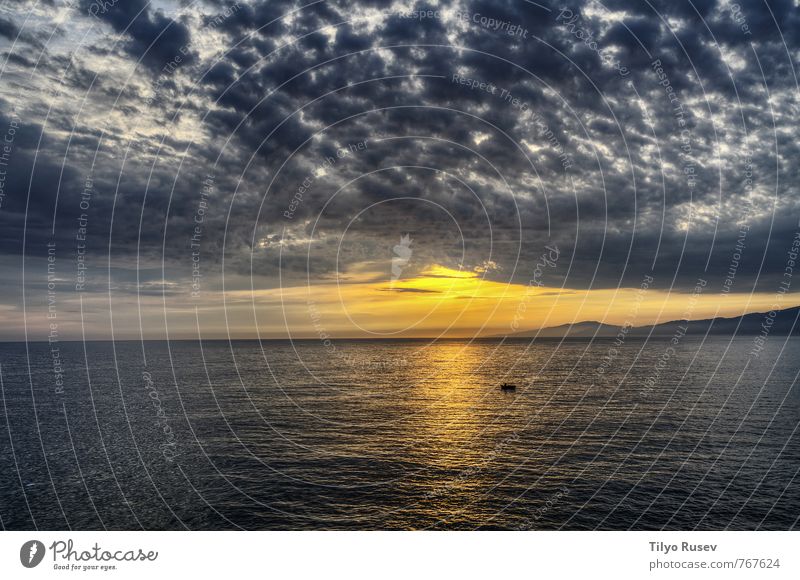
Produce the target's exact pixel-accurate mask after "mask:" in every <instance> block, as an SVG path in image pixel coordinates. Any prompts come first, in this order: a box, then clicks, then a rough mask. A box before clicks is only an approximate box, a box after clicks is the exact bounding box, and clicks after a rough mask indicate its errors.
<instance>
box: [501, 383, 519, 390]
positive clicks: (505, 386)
mask: <svg viewBox="0 0 800 580" xmlns="http://www.w3.org/2000/svg"><path fill="white" fill-rule="evenodd" d="M500 390H501V391H516V390H517V385H512V384H511V383H503V384H502V385H500Z"/></svg>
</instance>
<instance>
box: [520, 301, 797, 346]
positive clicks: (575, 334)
mask: <svg viewBox="0 0 800 580" xmlns="http://www.w3.org/2000/svg"><path fill="white" fill-rule="evenodd" d="M799 313H800V306H795V307H794V308H786V309H785V310H778V311H776V312H775V316H774V317H770V316H769V313H768V312H754V313H752V314H745V315H743V316H735V317H733V318H707V319H704V320H690V321H687V320H673V321H671V322H664V323H662V324H656V325H650V326H635V327H633V328H631V329H630V330H628V332H627V335H628V336H674V335H676V334H678V333H681V334H686V335H705V334H706V333H708V334H711V335H733V334H734V333H735V334H736V335H744V336H748V335H749V336H752V335H757V334H761V333H762V332H764V328H768V329H769V330H767V331H766V332H768V333H769V334H770V335H783V336H785V335H787V334H789V333H791V334H793V335H795V334H796V335H800V320H798V314H799ZM793 326H794V329H793V328H792V327H793ZM619 332H620V327H619V326H614V325H612V324H603V323H601V322H593V321H589V322H577V323H575V324H562V325H561V326H551V327H548V328H542V329H540V330H526V331H523V332H517V333H514V334H509V335H507V336H508V338H534V337H538V338H591V337H593V336H594V337H598V338H602V337H613V336H617V334H619Z"/></svg>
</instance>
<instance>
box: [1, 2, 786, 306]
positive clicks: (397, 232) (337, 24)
mask: <svg viewBox="0 0 800 580" xmlns="http://www.w3.org/2000/svg"><path fill="white" fill-rule="evenodd" d="M539 4H540V5H539V6H537V5H535V4H533V3H527V2H516V1H513V2H512V1H507V2H502V1H500V2H498V1H491V2H490V1H486V0H481V1H472V2H461V3H452V4H440V5H438V6H435V5H428V4H424V3H419V4H417V5H415V6H414V7H413V9H412V10H413V11H417V13H416V14H417V15H416V16H415V15H414V14H410V13H408V12H407V11H405V10H404V11H403V12H401V13H400V12H398V11H397V10H394V11H392V4H391V3H390V2H358V3H356V4H355V5H354V4H353V3H350V2H322V3H318V4H314V5H313V6H310V7H308V8H304V9H302V10H299V11H298V10H297V9H298V8H299V7H300V6H299V4H297V3H291V2H274V1H270V2H262V1H256V2H240V3H233V2H205V3H202V4H197V3H191V2H183V3H181V4H180V5H178V7H177V8H176V7H175V6H171V5H169V4H166V3H165V4H160V3H159V4H155V3H147V2H146V1H145V0H136V1H134V2H120V3H117V4H114V5H113V6H110V7H109V8H108V10H106V11H105V12H103V13H102V14H101V13H99V12H98V13H97V15H96V17H97V19H99V21H97V20H95V19H94V18H92V17H91V16H90V14H89V11H90V10H91V6H92V3H91V2H88V1H86V0H82V1H81V3H80V11H79V12H75V14H73V23H74V24H75V30H72V31H71V32H65V33H64V34H66V35H67V38H70V39H72V38H75V39H77V38H80V34H82V32H81V31H79V30H78V29H79V28H80V26H83V27H92V30H94V29H97V30H100V31H101V32H102V31H108V30H111V31H113V32H114V33H116V34H117V35H119V42H120V43H121V44H120V45H117V44H115V43H114V42H115V41H114V39H113V38H112V39H105V38H102V37H101V38H100V40H99V41H97V42H93V43H91V44H89V43H88V41H87V43H86V44H85V45H80V46H76V47H74V48H75V50H72V51H65V50H64V48H63V46H62V47H58V46H55V45H53V46H48V47H47V53H46V54H45V55H44V56H43V57H42V58H41V59H40V60H39V62H38V63H36V62H34V60H35V59H33V58H32V57H31V54H30V51H27V52H26V51H24V50H19V49H18V48H15V49H14V51H13V52H11V54H10V55H9V56H8V63H9V64H8V67H7V70H6V71H5V72H4V75H6V76H5V78H4V80H6V79H9V81H10V82H15V83H27V82H29V81H28V80H27V79H32V80H31V81H30V82H32V83H34V84H33V86H32V87H30V88H31V92H30V93H28V94H29V95H30V98H29V99H28V100H27V102H22V101H19V100H18V101H17V105H18V108H20V109H21V110H22V114H23V116H22V119H21V120H22V124H23V125H24V126H25V129H24V131H21V132H20V133H19V137H18V138H17V140H16V142H15V143H14V150H13V152H12V155H13V158H12V161H13V167H11V169H13V175H11V173H9V178H8V181H7V185H6V197H5V202H4V205H3V207H2V209H1V210H0V221H2V224H3V248H4V251H5V252H7V253H18V252H21V251H22V250H23V248H22V245H21V232H22V230H23V226H22V224H23V223H24V222H22V221H21V220H23V219H27V238H26V240H27V241H26V243H27V244H28V249H27V251H28V252H32V251H39V250H35V248H41V247H42V244H43V243H45V242H46V241H47V240H48V239H50V237H51V233H50V230H51V228H52V223H53V221H52V220H53V217H54V216H55V219H56V228H55V229H56V234H55V235H56V237H58V238H59V239H60V240H62V242H63V244H66V245H67V246H68V247H70V248H71V245H74V236H75V219H76V217H77V216H79V215H80V213H81V211H80V208H79V206H78V205H76V200H79V199H80V195H81V191H82V190H83V189H84V187H85V181H86V178H87V176H89V175H91V176H92V179H93V188H94V196H93V198H92V202H91V208H90V209H89V210H87V213H89V214H90V216H91V231H92V236H93V238H92V239H93V243H92V251H94V252H99V253H100V254H101V255H102V253H103V252H105V253H106V254H107V253H108V252H109V251H110V252H111V253H112V255H113V256H114V257H115V259H116V258H118V259H119V260H120V261H121V262H125V263H129V262H127V259H128V258H129V257H130V256H132V255H138V256H140V257H141V259H142V260H148V261H149V262H148V264H150V265H152V264H161V263H163V264H167V266H166V267H165V268H164V272H165V274H166V275H167V276H173V277H174V279H175V280H178V279H185V278H186V277H187V276H188V275H189V273H190V267H191V261H190V256H191V253H190V237H191V234H192V231H193V228H194V227H195V225H196V222H195V220H196V218H197V217H198V211H200V209H203V211H204V213H203V216H202V217H203V233H202V247H203V260H204V265H205V266H206V267H208V268H209V270H210V269H211V268H212V266H213V267H217V266H218V265H219V263H220V261H221V256H222V255H223V253H224V256H225V263H226V268H231V269H232V270H234V271H235V272H236V273H239V274H244V275H249V273H250V269H251V267H252V268H253V271H254V273H255V274H257V275H260V276H264V277H265V278H269V279H275V277H277V275H278V273H279V270H280V272H281V275H282V276H283V277H284V278H285V279H286V278H288V279H293V278H294V279H300V280H304V279H305V276H306V273H307V269H309V268H310V270H311V276H312V279H329V277H330V276H331V275H332V273H334V272H336V271H340V272H342V271H345V270H347V269H348V268H349V267H351V266H354V265H356V264H357V263H360V262H372V261H375V262H377V261H381V260H383V261H386V262H388V261H389V260H391V258H392V256H393V254H392V248H393V246H394V245H395V244H397V243H398V242H397V240H398V239H400V237H401V236H402V235H404V234H406V233H409V232H410V233H411V237H412V238H413V239H414V243H413V246H412V247H413V252H414V260H413V261H412V262H411V263H410V265H409V272H408V273H409V275H410V274H413V273H414V272H415V271H418V270H419V269H422V268H424V266H425V265H426V264H430V263H434V262H438V263H443V262H444V265H447V266H449V267H454V268H457V267H463V268H466V269H472V268H474V267H476V266H479V265H480V264H482V263H483V262H484V261H485V260H489V259H491V260H493V261H495V262H496V263H497V264H498V265H499V268H498V269H497V270H492V271H491V272H489V273H488V274H487V275H488V276H490V277H492V278H494V279H509V277H510V276H512V273H513V280H514V281H517V282H521V283H525V282H526V281H527V280H528V279H529V278H530V272H531V271H532V269H533V268H534V267H535V263H536V260H537V259H538V258H539V256H540V255H541V253H542V251H543V247H544V245H545V244H546V243H548V241H555V242H557V243H558V245H559V248H560V249H561V251H562V258H561V260H562V261H561V262H560V263H559V268H557V269H556V268H554V269H551V270H548V271H547V272H545V273H544V276H545V279H544V282H545V283H547V284H557V285H561V284H565V285H567V286H570V287H587V286H589V285H592V287H603V288H605V287H615V286H617V285H619V284H623V285H631V286H638V284H639V281H640V279H641V276H642V275H643V274H644V273H645V272H650V271H651V268H653V269H654V270H653V271H654V273H655V275H656V281H657V284H659V285H662V287H669V286H670V285H672V284H673V283H675V284H676V285H677V286H679V287H690V286H692V285H693V284H694V281H695V280H696V278H697V277H698V276H700V275H704V276H708V277H709V278H715V277H716V279H721V277H722V276H724V275H725V272H727V271H728V270H729V268H730V264H731V260H732V256H733V255H734V252H735V250H736V246H737V241H739V240H740V238H741V235H740V230H741V228H742V224H744V226H746V228H747V231H748V233H747V235H746V236H745V238H746V240H745V246H746V250H745V252H744V253H743V255H742V257H741V259H740V260H738V261H737V264H738V265H737V271H736V275H737V285H736V287H735V289H736V290H741V291H745V290H751V289H752V288H753V286H754V284H755V282H756V280H757V279H758V280H759V281H760V282H759V284H760V286H759V288H760V289H767V290H772V289H774V286H775V283H776V281H777V280H779V279H780V277H781V275H782V271H783V268H784V267H785V261H786V256H785V248H786V247H787V245H790V244H791V240H792V238H793V236H794V232H795V231H796V229H797V219H796V216H797V209H798V208H797V187H798V179H800V174H798V172H799V171H800V169H798V167H797V163H795V162H793V160H796V159H797V158H798V154H800V151H798V144H797V143H798V139H797V127H796V121H795V119H796V115H797V104H796V91H797V87H796V85H795V74H796V71H795V68H794V63H793V62H792V61H791V60H790V55H792V54H796V52H797V41H798V39H797V30H798V29H799V28H798V26H797V24H798V10H797V8H796V7H795V6H794V4H793V3H792V2H778V3H773V4H771V5H770V6H771V8H772V11H773V12H774V15H775V17H774V18H775V20H773V16H772V15H770V14H769V12H768V11H766V10H765V9H764V8H763V7H762V6H761V5H760V4H759V3H751V2H740V3H739V4H740V6H741V15H742V18H743V20H742V19H739V20H738V21H737V20H736V18H735V15H734V14H732V12H731V9H730V7H728V6H719V5H717V3H715V2H692V3H689V2H666V1H665V2H661V3H652V2H651V3H647V2H613V1H612V2H607V3H604V4H603V5H599V4H597V3H583V2H574V3H566V4H565V5H564V6H562V5H561V4H557V5H552V6H548V5H547V3H539ZM603 6H605V8H603ZM563 8H566V9H567V10H568V11H569V12H570V14H571V15H572V16H570V17H567V16H566V15H565V14H563V13H562V9H563ZM437 10H438V11H440V12H441V14H439V15H438V16H436V15H433V16H431V17H424V18H423V17H420V16H419V14H420V13H426V14H427V12H428V11H431V12H436V11H437ZM290 12H291V14H289V15H287V13H290ZM386 12H391V13H386ZM284 15H286V16H284ZM21 21H22V20H21V19H20V18H12V19H8V20H3V21H0V35H2V36H4V37H5V38H7V39H10V38H11V37H12V36H14V37H16V36H18V35H19V34H20V33H25V34H31V33H28V32H27V29H26V30H19V29H18V28H15V26H19V25H18V24H15V23H19V22H21ZM776 21H777V22H779V23H780V28H779V27H778V25H776ZM742 23H746V24H747V26H748V30H749V31H750V32H749V33H747V32H746V31H745V30H743V28H742ZM68 28H70V27H69V26H67V27H65V29H68ZM31 30H39V29H38V28H32V29H31ZM81 30H83V29H81ZM94 34H97V32H94ZM589 34H590V35H591V39H587V35H589ZM92 38H97V37H92ZM36 40H37V41H38V42H41V43H45V42H46V41H47V37H45V36H44V35H43V34H40V36H39V37H38V38H36ZM751 43H752V45H751ZM784 43H785V44H784ZM43 45H44V44H43ZM119 46H121V47H122V51H121V50H120V48H119ZM7 48H8V47H7ZM176 55H182V56H183V57H184V58H183V59H182V62H181V64H180V66H179V67H176V69H175V70H174V71H170V72H169V73H167V74H165V73H163V71H162V67H163V66H164V64H165V63H168V62H170V61H171V60H172V59H173V58H174V57H175V56H176ZM140 59H141V62H142V63H143V64H144V67H141V66H140V67H138V68H136V69H133V68H132V69H131V70H135V71H136V74H132V75H128V73H125V74H124V75H123V74H122V73H121V72H118V71H117V70H116V69H117V68H118V67H119V66H121V62H122V61H124V64H126V65H129V66H130V67H134V65H135V63H136V62H137V61H138V60H140ZM656 61H657V62H658V63H659V65H658V70H660V71H663V77H659V73H658V72H657V70H656V67H655V66H654V65H653V63H654V62H656ZM34 66H35V67H37V68H36V69H35V70H34V69H33V67H34ZM619 67H624V68H625V70H626V71H628V72H627V73H626V74H621V73H620V69H619ZM62 77H63V79H64V80H63V81H60V82H61V83H62V84H61V85H60V88H59V95H58V96H52V95H51V92H52V88H53V84H52V83H53V79H61V78H62ZM37 83H38V84H37ZM126 83H127V84H126ZM155 83H158V85H157V86H158V88H157V89H155V88H154V87H155V86H156V85H155ZM156 90H157V92H158V95H157V98H154V99H153V102H152V104H148V102H147V100H148V98H149V97H151V96H152V95H153V93H154V92H156ZM768 97H769V99H768ZM10 103H11V101H10V100H9V101H7V102H6V103H5V106H9V105H10ZM0 122H2V125H0V133H2V132H3V131H5V128H6V127H7V126H8V123H9V118H8V116H6V118H3V119H0ZM40 135H41V136H42V140H41V143H40V142H39V138H38V137H39V136H40ZM359 143H364V144H365V146H364V147H363V148H361V149H359V147H358V144H359ZM351 148H354V149H351ZM342 151H344V152H345V153H344V154H343V155H341V156H339V153H340V152H342ZM329 159H333V162H332V163H328V164H327V167H323V165H324V164H325V162H326V160H329ZM34 160H35V163H34ZM207 175H213V193H212V194H211V195H210V196H208V199H206V198H204V197H203V181H204V179H206V176H207ZM748 175H749V177H748ZM304 184H305V185H304ZM300 188H302V193H300V197H299V198H298V197H296V196H297V194H298V192H299V190H300ZM29 193H30V195H29ZM56 194H57V195H56ZM334 194H335V195H334ZM56 197H58V207H57V208H56V205H55V204H56ZM748 198H749V199H750V200H751V204H752V209H751V211H746V209H747V208H748V207H750V205H748V203H745V201H746V200H747V199H748ZM201 203H207V208H203V207H202V206H201ZM292 204H294V205H292ZM292 207H293V209H290V208H292ZM26 208H27V209H26ZM25 211H27V215H26V214H25ZM112 211H113V218H112ZM287 213H288V214H289V216H290V217H287ZM23 216H24V217H23ZM276 236H277V237H276ZM281 239H283V242H282V243H279V242H280V240H281ZM109 248H110V250H109ZM106 257H107V256H106ZM568 268H569V274H567V269H568ZM153 272H155V273H152V272H151V274H150V275H152V276H158V277H160V276H161V274H159V273H158V272H160V268H156V269H155V270H153ZM151 281H152V282H153V284H152V285H151V286H148V288H149V290H148V291H158V290H159V289H162V288H170V291H171V292H172V291H173V287H172V286H169V285H168V284H167V282H169V281H166V282H164V281H159V280H154V281H153V280H151ZM159 284H161V285H159Z"/></svg>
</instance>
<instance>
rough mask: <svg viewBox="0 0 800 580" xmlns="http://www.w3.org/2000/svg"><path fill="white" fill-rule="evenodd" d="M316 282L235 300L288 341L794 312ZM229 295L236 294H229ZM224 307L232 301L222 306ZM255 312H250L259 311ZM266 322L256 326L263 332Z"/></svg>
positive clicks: (739, 303)
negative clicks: (279, 315) (251, 305)
mask: <svg viewBox="0 0 800 580" xmlns="http://www.w3.org/2000/svg"><path fill="white" fill-rule="evenodd" d="M342 279H343V280H347V282H346V283H338V284H337V283H336V282H333V283H324V284H315V285H309V286H297V287H289V288H286V287H284V288H281V289H269V290H257V291H256V292H255V294H254V295H253V294H251V293H250V292H249V291H248V292H241V294H242V296H240V297H239V298H242V299H254V300H255V301H256V305H257V307H259V306H260V307H264V308H265V310H269V311H271V312H272V314H271V315H270V317H269V318H270V319H271V320H270V322H271V324H270V328H269V329H266V328H264V330H265V331H267V332H275V331H276V330H277V329H276V328H275V317H274V312H275V310H274V308H275V307H279V308H280V310H281V311H282V312H283V316H285V321H284V322H282V323H281V327H282V328H283V329H284V330H285V329H286V328H287V327H288V333H289V334H291V335H292V336H294V337H298V338H300V337H314V336H319V335H320V334H323V333H324V334H326V335H329V336H331V337H332V338H342V337H373V338H381V337H383V338H391V337H395V338H400V337H432V336H444V337H453V338H455V337H471V336H491V335H497V334H512V333H514V332H519V331H525V330H531V329H537V328H546V327H550V326H558V325H561V324H568V323H573V322H581V321H587V320H594V321H600V322H605V323H607V324H616V325H619V324H623V323H624V322H626V321H629V322H631V323H632V324H633V326H644V325H648V324H654V323H659V322H666V321H669V320H677V319H682V318H690V319H702V318H711V317H715V316H738V315H741V314H744V313H749V312H763V311H768V310H770V309H772V308H776V307H777V308H789V307H792V306H796V305H798V304H800V294H787V295H783V296H781V295H778V296H776V295H775V294H767V293H758V294H732V293H731V294H722V293H720V292H719V291H718V290H717V289H714V288H712V287H710V286H706V288H704V289H703V290H702V292H700V293H699V294H696V295H693V294H692V293H691V292H689V293H687V292H677V291H673V292H667V291H664V290H656V289H647V290H645V291H642V290H641V289H639V288H620V289H616V290H615V289H598V290H577V289H565V288H548V287H539V286H529V285H525V284H508V283H505V282H496V281H492V280H488V279H485V278H484V274H482V273H478V272H472V271H463V270H453V269H450V268H446V267H444V266H440V265H431V266H430V267H428V268H427V269H425V270H424V271H423V272H422V273H421V274H419V275H418V276H415V277H411V278H405V279H403V278H401V279H399V280H396V281H393V282H388V281H382V282H376V281H375V280H376V279H380V278H379V277H378V275H376V273H374V272H372V273H371V272H367V271H364V270H362V271H360V272H359V275H357V276H346V277H343V278H342ZM383 279H384V280H385V276H384V278H383ZM237 294H238V293H237ZM232 298H233V297H232ZM259 309H260V308H257V310H259ZM264 323H266V320H264V321H262V320H259V326H260V327H262V328H263V324H264Z"/></svg>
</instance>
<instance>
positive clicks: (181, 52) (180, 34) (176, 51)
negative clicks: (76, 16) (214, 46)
mask: <svg viewBox="0 0 800 580" xmlns="http://www.w3.org/2000/svg"><path fill="white" fill-rule="evenodd" d="M79 6H80V8H81V10H82V11H83V12H84V14H85V15H87V16H89V17H94V18H97V19H98V20H100V21H102V22H105V23H107V24H109V25H110V26H111V28H113V29H114V31H115V32H118V33H121V34H124V35H126V36H127V37H128V38H129V41H128V42H127V43H126V49H127V51H128V53H129V54H130V55H131V56H132V57H133V58H135V59H137V60H139V59H141V61H142V62H143V63H145V64H146V65H148V66H151V67H153V68H155V69H160V68H161V67H163V66H164V65H165V64H168V63H170V62H172V61H174V60H175V59H176V58H180V59H181V62H182V63H183V64H186V63H188V62H191V61H192V60H193V59H194V58H195V54H194V52H192V51H190V45H191V32H190V30H189V28H188V26H186V25H185V24H184V23H182V22H177V21H175V20H173V19H172V18H169V17H167V16H165V15H164V14H163V13H162V12H160V11H158V10H153V9H152V8H151V5H150V2H149V1H148V0H125V1H124V2H98V1H97V0H80V3H79Z"/></svg>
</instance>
